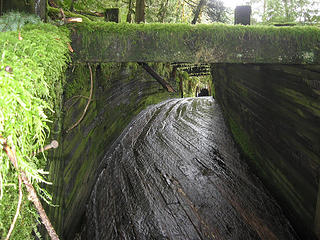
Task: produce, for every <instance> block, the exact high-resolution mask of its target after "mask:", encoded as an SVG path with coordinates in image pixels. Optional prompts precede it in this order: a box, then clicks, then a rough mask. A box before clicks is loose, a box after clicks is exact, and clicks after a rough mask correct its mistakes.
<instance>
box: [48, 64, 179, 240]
mask: <svg viewBox="0 0 320 240" xmlns="http://www.w3.org/2000/svg"><path fill="white" fill-rule="evenodd" d="M169 66H170V65H167V64H157V65H155V67H156V69H157V71H158V72H159V73H160V75H162V76H163V77H165V78H167V79H168V78H169V72H170V71H169V70H170V67H169ZM91 67H92V71H93V84H94V88H93V96H92V102H91V103H90V106H89V108H88V110H87V112H86V114H85V117H84V118H83V120H82V121H81V123H80V124H79V125H78V126H77V127H75V128H74V129H72V130H71V131H69V132H68V129H69V128H70V127H71V126H72V125H73V124H74V123H75V122H77V121H78V119H80V116H81V115H82V113H83V111H84V109H85V106H86V104H87V102H88V99H87V97H88V96H89V92H90V72H89V68H88V66H87V65H86V64H82V65H74V66H72V67H71V68H70V69H69V71H68V73H67V75H68V77H67V84H66V86H65V88H64V102H63V106H62V109H63V116H62V117H61V121H60V124H57V126H56V129H55V130H56V132H57V138H58V140H59V143H60V146H59V148H58V150H57V151H55V152H54V154H53V156H50V157H49V158H50V159H53V160H52V161H51V165H50V169H49V171H50V173H51V176H50V178H51V179H50V180H51V181H52V182H53V188H52V189H51V191H52V193H53V196H54V199H53V203H54V204H57V205H58V207H52V208H50V209H49V215H50V218H51V219H52V220H53V222H54V225H55V228H56V229H57V231H58V232H59V236H60V237H61V238H62V239H73V237H74V234H75V232H76V231H77V230H79V229H78V227H79V225H80V224H81V219H82V217H83V214H84V210H85V204H86V203H87V200H88V196H89V194H90V192H91V188H92V185H93V184H94V182H95V180H96V176H97V173H98V172H99V167H101V166H100V164H101V162H102V160H103V157H104V155H105V153H106V152H107V151H108V150H109V149H110V147H111V145H112V144H113V142H114V141H115V140H116V139H117V137H118V136H119V135H120V134H121V132H122V131H123V129H124V128H125V127H126V126H127V125H128V123H129V122H130V121H131V120H132V118H133V117H134V116H135V115H136V114H138V113H139V112H140V111H141V110H142V109H144V108H145V107H146V106H147V105H150V104H153V103H157V102H159V101H161V100H164V99H167V98H170V97H175V96H176V95H174V94H173V95H172V94H169V93H167V92H166V91H164V90H163V89H162V87H161V86H160V85H159V84H158V83H157V82H156V81H155V80H154V79H152V78H151V77H150V76H149V75H148V74H147V73H145V71H144V70H143V69H142V68H141V67H140V66H139V65H138V64H136V63H121V64H120V63H113V64H96V65H92V66H91ZM172 84H173V85H174V83H172ZM59 129H60V131H59ZM59 132H60V133H59Z"/></svg>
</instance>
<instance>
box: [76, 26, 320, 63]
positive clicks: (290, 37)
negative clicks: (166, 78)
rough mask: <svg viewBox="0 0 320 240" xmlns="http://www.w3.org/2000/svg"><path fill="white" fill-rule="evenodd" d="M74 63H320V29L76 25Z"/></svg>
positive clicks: (300, 27) (310, 27) (307, 27)
mask: <svg viewBox="0 0 320 240" xmlns="http://www.w3.org/2000/svg"><path fill="white" fill-rule="evenodd" d="M71 28H72V29H73V39H74V41H73V46H74V49H75V50H76V51H75V56H74V57H75V59H77V60H79V61H80V60H86V61H102V62H128V61H135V62H137V61H150V62H175V61H178V62H179V61H180V62H192V63H194V62H212V63H213V62H228V63H242V62H244V63H317V62H320V56H319V55H320V49H319V42H320V29H319V28H318V27H312V26H296V27H274V26H241V25H225V24H197V25H189V24H159V23H152V24H128V23H110V22H109V23H107V22H98V23H97V22H88V23H83V24H81V23H80V24H74V25H72V26H71Z"/></svg>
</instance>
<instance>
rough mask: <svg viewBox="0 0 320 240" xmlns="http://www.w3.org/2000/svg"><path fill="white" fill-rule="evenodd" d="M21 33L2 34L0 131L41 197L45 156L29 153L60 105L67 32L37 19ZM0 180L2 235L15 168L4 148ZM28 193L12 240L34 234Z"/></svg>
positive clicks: (12, 201)
mask: <svg viewBox="0 0 320 240" xmlns="http://www.w3.org/2000/svg"><path fill="white" fill-rule="evenodd" d="M30 19H33V17H30ZM20 22H23V20H21V21H20ZM20 32H21V37H22V40H19V35H18V32H17V31H10V32H5V33H0V46H1V51H0V56H1V60H0V135H2V136H3V137H5V138H6V139H8V143H9V145H10V146H11V147H15V150H16V155H17V162H18V167H19V168H20V169H21V170H23V171H25V172H26V174H27V176H28V177H29V179H30V181H31V182H32V183H33V185H34V187H35V188H36V189H37V190H38V194H39V195H40V196H42V197H43V198H44V197H45V196H46V197H48V195H47V193H46V192H45V191H42V190H40V187H39V184H40V183H41V182H46V180H45V177H44V174H45V172H44V171H43V168H44V167H45V165H46V159H45V157H44V155H41V154H40V156H33V152H35V151H36V150H38V149H40V148H41V147H43V146H44V144H45V143H46V139H47V137H48V136H49V133H50V131H49V126H48V124H50V117H52V116H53V115H54V113H53V110H54V109H55V108H57V106H59V100H60V98H61V87H60V86H61V84H62V83H61V75H62V74H63V72H64V70H65V67H66V62H67V61H68V57H67V56H66V54H67V52H68V47H67V43H68V42H69V37H68V36H69V31H68V30H67V29H65V28H60V29H58V28H57V27H55V26H52V25H49V24H44V23H39V24H37V25H30V24H29V25H25V26H23V27H22V28H21V29H20ZM8 67H10V69H11V70H9V71H8V69H9V68H8ZM6 69H7V71H6ZM59 89H60V90H59ZM0 180H1V181H0V191H1V193H2V194H1V196H0V237H3V236H5V234H7V232H8V229H9V227H10V224H11V222H12V219H13V216H14V214H15V211H16V206H17V200H18V189H17V188H18V187H17V172H16V171H15V169H14V168H13V167H12V166H11V163H10V161H9V159H8V157H7V156H6V154H5V153H4V152H3V151H0ZM26 196H27V194H26V193H25V194H24V199H23V205H22V209H21V210H20V215H19V218H18V223H17V225H16V228H15V230H14V232H13V236H12V239H33V238H34V237H33V236H32V235H31V232H32V230H34V229H35V226H36V224H37V217H36V213H35V210H34V209H33V207H32V205H31V203H29V201H28V200H27V197H26ZM47 200H50V199H47Z"/></svg>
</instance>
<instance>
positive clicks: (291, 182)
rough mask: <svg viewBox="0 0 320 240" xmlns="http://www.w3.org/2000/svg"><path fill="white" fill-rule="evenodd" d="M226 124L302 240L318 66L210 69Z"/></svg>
mask: <svg viewBox="0 0 320 240" xmlns="http://www.w3.org/2000/svg"><path fill="white" fill-rule="evenodd" d="M212 74H213V76H214V83H215V91H216V99H217V100H218V102H219V103H220V104H221V106H222V108H223V110H224V114H225V118H226V121H227V122H228V123H229V126H230V129H231V131H232V133H233V135H234V137H235V139H236V141H237V142H238V144H239V145H240V146H241V148H242V150H243V152H244V154H245V155H246V156H247V157H248V159H249V160H250V164H251V166H253V168H254V169H255V170H256V171H257V173H258V175H259V176H260V177H261V178H262V180H263V182H264V183H265V184H266V186H267V187H268V188H269V190H270V191H271V193H272V194H273V195H275V196H276V198H277V199H278V200H279V202H280V204H281V205H282V207H283V208H284V210H285V212H286V214H287V215H288V217H289V219H290V220H291V222H292V224H293V225H294V227H295V228H296V229H297V231H298V232H299V233H300V234H301V235H302V237H303V239H313V238H314V234H313V233H312V232H313V231H314V221H315V218H316V215H317V214H316V205H317V192H318V185H319V176H320V175H319V173H320V65H245V64H214V65H212Z"/></svg>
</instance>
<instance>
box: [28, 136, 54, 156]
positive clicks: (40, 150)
mask: <svg viewBox="0 0 320 240" xmlns="http://www.w3.org/2000/svg"><path fill="white" fill-rule="evenodd" d="M57 147H59V143H58V141H57V140H52V141H51V143H50V144H48V145H46V146H44V147H43V148H40V149H39V150H38V151H36V152H34V153H33V154H32V156H35V155H37V154H39V153H41V152H44V151H47V150H49V149H51V148H57Z"/></svg>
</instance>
